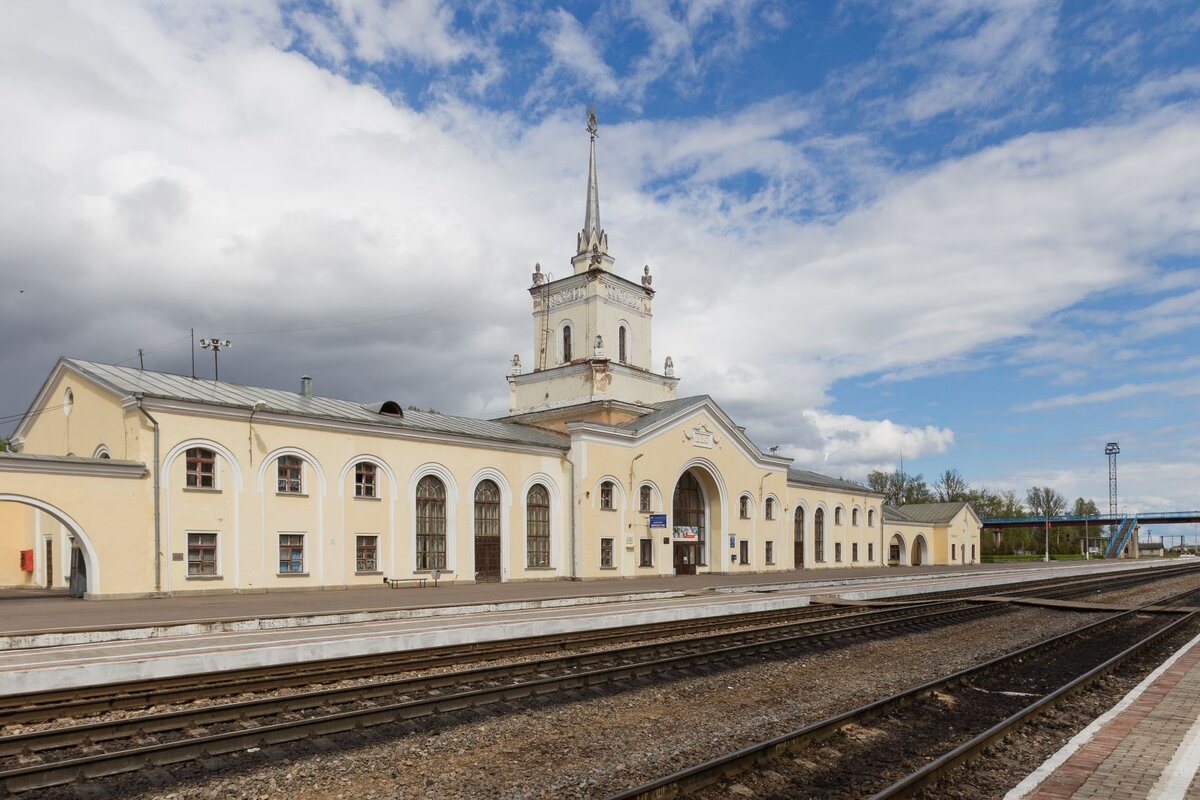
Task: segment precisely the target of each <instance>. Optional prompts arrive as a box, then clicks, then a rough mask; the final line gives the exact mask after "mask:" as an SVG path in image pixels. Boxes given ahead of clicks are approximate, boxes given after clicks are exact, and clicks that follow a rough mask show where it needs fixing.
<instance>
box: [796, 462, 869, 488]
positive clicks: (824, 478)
mask: <svg viewBox="0 0 1200 800" xmlns="http://www.w3.org/2000/svg"><path fill="white" fill-rule="evenodd" d="M788 480H789V481H792V482H794V483H804V484H808V485H810V486H824V487H826V488H828V489H839V490H841V491H844V492H856V493H861V494H879V492H876V491H874V490H872V489H870V488H868V487H866V486H863V485H862V484H861V483H855V482H854V481H847V480H842V479H841V478H831V477H829V476H828V475H822V474H821V473H819V472H812V471H810V470H807V469H793V468H789V469H788Z"/></svg>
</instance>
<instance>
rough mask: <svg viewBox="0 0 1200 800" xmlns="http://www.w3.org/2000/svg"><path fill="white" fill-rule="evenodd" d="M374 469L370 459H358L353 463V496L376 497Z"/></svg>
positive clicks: (377, 494)
mask: <svg viewBox="0 0 1200 800" xmlns="http://www.w3.org/2000/svg"><path fill="white" fill-rule="evenodd" d="M375 478H376V469H375V465H374V464H372V463H371V462H370V461H360V462H358V463H357V464H355V465H354V496H355V497H378V496H379V493H378V491H377V488H376V481H375Z"/></svg>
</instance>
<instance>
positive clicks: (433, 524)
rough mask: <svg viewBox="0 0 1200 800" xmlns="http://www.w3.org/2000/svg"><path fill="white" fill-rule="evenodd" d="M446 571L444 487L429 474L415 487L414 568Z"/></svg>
mask: <svg viewBox="0 0 1200 800" xmlns="http://www.w3.org/2000/svg"><path fill="white" fill-rule="evenodd" d="M445 568H446V487H445V485H444V484H443V483H442V482H441V481H440V480H438V479H437V478H436V477H434V476H433V475H426V476H425V477H424V478H421V482H420V483H418V484H417V569H445Z"/></svg>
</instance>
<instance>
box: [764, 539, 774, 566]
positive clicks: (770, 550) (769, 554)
mask: <svg viewBox="0 0 1200 800" xmlns="http://www.w3.org/2000/svg"><path fill="white" fill-rule="evenodd" d="M765 555H766V559H765V560H766V562H767V563H768V564H774V563H775V543H774V542H771V541H768V542H767V550H766V553H765Z"/></svg>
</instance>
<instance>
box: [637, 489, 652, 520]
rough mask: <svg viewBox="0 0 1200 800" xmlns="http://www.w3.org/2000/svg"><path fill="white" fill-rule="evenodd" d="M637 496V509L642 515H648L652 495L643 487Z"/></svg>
mask: <svg viewBox="0 0 1200 800" xmlns="http://www.w3.org/2000/svg"><path fill="white" fill-rule="evenodd" d="M638 494H639V498H638V501H639V508H641V510H642V513H643V514H649V513H650V511H651V506H652V503H653V495H652V493H651V492H650V487H649V486H643V487H642V488H641V491H640V492H639V493H638Z"/></svg>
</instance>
